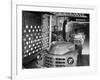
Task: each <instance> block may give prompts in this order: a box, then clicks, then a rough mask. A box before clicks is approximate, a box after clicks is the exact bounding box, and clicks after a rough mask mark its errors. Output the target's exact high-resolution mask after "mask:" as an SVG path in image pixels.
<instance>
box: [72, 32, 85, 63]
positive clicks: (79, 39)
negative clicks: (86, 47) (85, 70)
mask: <svg viewBox="0 0 100 80" xmlns="http://www.w3.org/2000/svg"><path fill="white" fill-rule="evenodd" d="M84 39H85V35H84V34H83V33H78V34H74V44H75V48H76V50H77V51H78V61H79V63H81V59H82V49H83V44H84Z"/></svg>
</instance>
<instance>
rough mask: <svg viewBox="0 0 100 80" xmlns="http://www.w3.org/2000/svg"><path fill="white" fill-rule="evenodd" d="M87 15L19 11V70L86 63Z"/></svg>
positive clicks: (87, 46) (87, 59)
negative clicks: (20, 29)
mask: <svg viewBox="0 0 100 80" xmlns="http://www.w3.org/2000/svg"><path fill="white" fill-rule="evenodd" d="M89 16H90V15H89V14H86V13H70V12H44V11H43V12H40V11H22V69H34V68H54V67H55V68H56V67H81V66H89V65H90V62H89V59H90V58H89V56H90V53H89V37H90V34H89V25H90V24H89V20H90V19H89Z"/></svg>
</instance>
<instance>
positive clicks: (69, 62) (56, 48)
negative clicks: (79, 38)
mask: <svg viewBox="0 0 100 80" xmlns="http://www.w3.org/2000/svg"><path fill="white" fill-rule="evenodd" d="M77 55H78V52H77V51H76V50H75V45H74V44H73V43H70V42H64V41H57V42H55V43H53V44H52V45H51V47H50V49H49V51H48V54H46V55H45V57H44V65H45V66H46V67H68V66H76V65H77Z"/></svg>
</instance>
